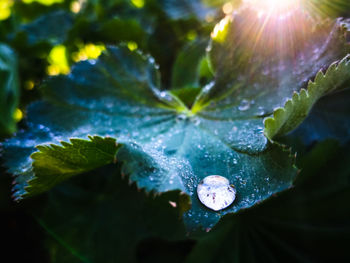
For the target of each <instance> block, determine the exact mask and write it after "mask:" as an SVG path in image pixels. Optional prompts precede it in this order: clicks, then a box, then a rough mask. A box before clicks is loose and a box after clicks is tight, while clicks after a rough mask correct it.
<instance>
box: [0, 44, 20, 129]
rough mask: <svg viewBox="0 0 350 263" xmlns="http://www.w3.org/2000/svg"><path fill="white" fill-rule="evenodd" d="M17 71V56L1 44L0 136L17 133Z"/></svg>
mask: <svg viewBox="0 0 350 263" xmlns="http://www.w3.org/2000/svg"><path fill="white" fill-rule="evenodd" d="M17 70H18V69H17V56H16V54H15V53H14V51H13V50H11V49H10V48H9V47H8V46H6V45H4V44H1V43H0V135H9V134H11V133H13V132H15V131H16V121H15V118H14V114H15V111H16V108H17V107H18V101H19V88H18V82H19V80H18V72H17Z"/></svg>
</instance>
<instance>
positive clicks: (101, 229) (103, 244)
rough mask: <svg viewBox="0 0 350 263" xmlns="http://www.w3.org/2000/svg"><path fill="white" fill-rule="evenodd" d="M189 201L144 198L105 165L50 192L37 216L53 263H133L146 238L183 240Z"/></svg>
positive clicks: (170, 195)
mask: <svg viewBox="0 0 350 263" xmlns="http://www.w3.org/2000/svg"><path fill="white" fill-rule="evenodd" d="M189 202H190V199H189V197H188V196H187V195H185V194H183V193H180V192H179V191H171V192H167V193H163V194H157V195H155V193H147V192H145V191H143V190H140V189H138V188H137V186H136V184H135V183H131V184H130V182H129V181H128V178H126V177H125V178H124V179H122V177H121V174H120V166H119V167H118V166H117V165H114V164H112V165H107V166H105V167H103V168H100V169H96V170H94V171H92V172H90V173H88V174H84V175H80V176H76V177H74V178H72V180H69V181H66V182H65V183H63V184H61V185H60V186H58V187H56V188H54V189H53V190H52V191H51V192H49V194H48V196H47V205H46V206H45V208H44V209H42V211H41V212H40V211H38V212H36V217H37V218H38V220H39V223H40V224H41V225H42V226H43V227H44V228H45V229H46V230H47V232H48V233H49V234H50V235H51V237H52V238H50V239H48V240H47V242H46V245H47V247H48V248H49V251H51V253H50V255H51V260H50V261H51V262H137V255H138V248H139V246H140V243H141V242H142V241H144V240H146V239H149V238H162V239H164V240H168V241H179V240H183V239H185V238H186V236H185V234H186V232H185V226H184V224H183V221H182V220H181V218H182V213H183V210H186V209H188V208H189V206H190V203H189Z"/></svg>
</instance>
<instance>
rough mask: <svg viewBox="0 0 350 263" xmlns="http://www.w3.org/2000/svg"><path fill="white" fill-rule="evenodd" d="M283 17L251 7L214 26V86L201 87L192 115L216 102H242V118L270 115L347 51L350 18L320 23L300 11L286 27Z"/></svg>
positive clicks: (226, 104)
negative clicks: (261, 12) (243, 116)
mask: <svg viewBox="0 0 350 263" xmlns="http://www.w3.org/2000/svg"><path fill="white" fill-rule="evenodd" d="M279 19H280V16H278V15H271V16H269V15H268V14H265V15H262V16H260V17H259V13H258V11H257V10H255V9H254V8H253V7H251V8H244V9H241V11H239V12H238V13H235V14H234V15H233V16H232V17H225V18H224V19H223V20H222V21H221V22H220V23H219V24H217V25H216V26H215V28H214V30H213V32H212V41H211V44H210V46H209V49H208V50H209V51H208V56H209V57H210V65H211V68H212V70H213V71H214V72H215V83H213V85H212V86H210V87H208V88H207V89H203V92H202V95H201V96H199V98H197V102H196V104H195V105H194V107H193V111H195V112H197V111H200V110H201V109H203V108H205V107H208V106H209V107H211V106H210V103H212V104H215V102H218V101H219V102H220V104H221V107H222V108H223V107H227V108H231V107H232V105H239V104H240V103H241V102H242V101H243V100H244V101H245V105H243V107H242V108H243V109H244V108H245V107H244V106H246V105H247V109H246V110H245V111H244V113H245V114H244V115H246V116H256V117H259V116H263V115H265V116H268V115H270V114H272V113H273V111H274V109H275V108H277V107H281V106H283V105H284V103H285V101H286V99H287V98H290V97H291V96H292V95H293V92H295V91H297V92H298V91H300V89H301V88H305V87H306V85H307V83H308V81H309V80H310V79H312V78H314V77H315V75H316V74H317V73H318V72H319V70H320V69H322V68H328V67H329V66H330V65H331V64H332V63H333V62H335V61H339V60H341V59H342V58H344V57H345V56H346V55H347V54H348V53H349V44H348V43H347V39H346V34H347V31H348V29H347V23H348V20H344V19H338V20H336V21H317V20H314V19H311V18H310V17H309V16H308V15H307V14H305V13H304V12H302V11H300V10H295V11H293V12H291V13H290V14H288V15H287V16H285V17H284V18H283V23H282V22H280V20H279ZM295 21H298V23H295ZM277 25H278V26H277ZM215 107H216V106H215V105H214V107H213V108H215Z"/></svg>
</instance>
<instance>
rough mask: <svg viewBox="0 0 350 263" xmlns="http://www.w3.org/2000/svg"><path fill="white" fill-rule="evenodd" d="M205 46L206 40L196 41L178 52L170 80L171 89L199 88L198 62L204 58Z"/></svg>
mask: <svg viewBox="0 0 350 263" xmlns="http://www.w3.org/2000/svg"><path fill="white" fill-rule="evenodd" d="M207 45H208V41H207V40H197V41H194V42H191V43H189V44H188V45H186V46H185V48H184V49H183V50H181V51H180V53H179V54H178V56H177V58H176V60H175V63H174V66H173V72H172V79H171V87H172V88H173V89H180V88H188V87H199V86H200V69H201V68H200V66H201V64H200V62H201V61H202V59H203V58H205V49H206V47H207Z"/></svg>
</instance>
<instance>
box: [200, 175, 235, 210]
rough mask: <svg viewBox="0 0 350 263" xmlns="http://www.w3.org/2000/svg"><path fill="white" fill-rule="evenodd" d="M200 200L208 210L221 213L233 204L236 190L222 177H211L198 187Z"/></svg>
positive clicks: (206, 178)
mask: <svg viewBox="0 0 350 263" xmlns="http://www.w3.org/2000/svg"><path fill="white" fill-rule="evenodd" d="M197 194H198V198H199V200H200V201H201V202H202V203H203V204H204V205H205V206H206V207H208V208H210V209H212V210H214V211H219V210H222V209H224V208H226V207H228V206H229V205H231V204H232V203H233V201H234V200H235V198H236V189H235V188H234V187H233V186H231V185H230V182H229V180H227V179H226V178H225V177H222V176H220V175H209V176H207V177H205V178H204V179H203V181H202V182H200V183H199V185H198V187H197Z"/></svg>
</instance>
